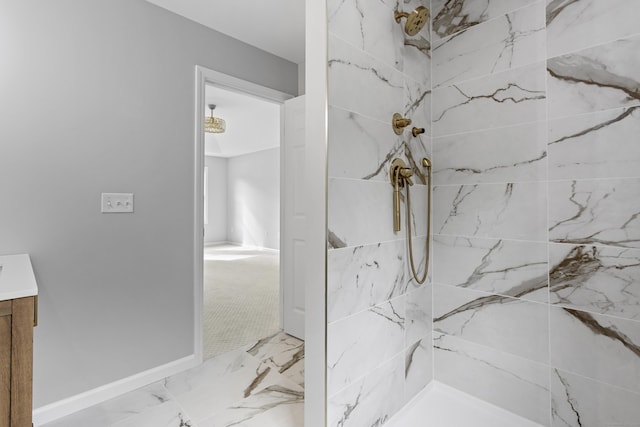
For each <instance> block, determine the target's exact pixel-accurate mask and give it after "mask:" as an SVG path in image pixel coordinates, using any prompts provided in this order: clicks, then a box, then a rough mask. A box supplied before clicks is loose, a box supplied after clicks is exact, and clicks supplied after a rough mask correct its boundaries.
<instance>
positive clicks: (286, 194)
mask: <svg viewBox="0 0 640 427" xmlns="http://www.w3.org/2000/svg"><path fill="white" fill-rule="evenodd" d="M304 102H305V101H304V96H299V97H297V98H293V99H290V100H288V101H285V103H284V127H283V138H282V174H281V176H280V179H281V180H282V182H281V189H282V196H281V197H282V215H281V218H282V220H281V221H282V223H281V224H282V225H281V230H282V243H281V251H282V254H281V256H282V263H281V269H282V270H281V272H282V281H281V283H282V288H281V289H282V327H283V329H284V331H285V332H286V333H288V334H290V335H293V336H294V337H298V338H300V339H304V301H305V300H304V288H305V274H304V269H305V251H306V247H305V237H304V234H305V225H306V216H305V209H304V198H305V195H304V188H305V187H304V185H305V183H304V181H305V179H304V170H305V167H304V165H305V136H304V121H305V114H304Z"/></svg>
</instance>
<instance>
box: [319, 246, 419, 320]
mask: <svg viewBox="0 0 640 427" xmlns="http://www.w3.org/2000/svg"><path fill="white" fill-rule="evenodd" d="M406 289H407V278H406V276H405V242H404V241H403V240H396V241H390V242H384V243H378V244H375V245H367V246H356V247H351V248H343V249H336V250H333V251H329V253H328V254H327V318H328V321H329V322H334V321H336V320H339V319H342V318H344V317H347V316H349V315H351V314H355V313H358V312H360V311H363V310H366V309H368V308H370V307H373V306H375V305H378V304H381V303H383V302H385V301H387V300H389V299H391V298H393V297H397V296H400V295H402V294H404V293H405V292H406Z"/></svg>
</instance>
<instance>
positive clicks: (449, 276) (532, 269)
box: [433, 236, 549, 302]
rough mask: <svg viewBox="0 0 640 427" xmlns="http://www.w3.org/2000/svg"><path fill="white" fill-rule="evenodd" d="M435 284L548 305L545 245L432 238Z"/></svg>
mask: <svg viewBox="0 0 640 427" xmlns="http://www.w3.org/2000/svg"><path fill="white" fill-rule="evenodd" d="M433 244H434V261H435V264H436V265H437V266H438V268H437V269H436V271H435V276H434V281H435V282H436V283H440V284H445V285H451V286H457V287H461V288H468V289H475V290H479V291H484V292H489V293H492V294H499V295H505V296H510V297H516V298H521V299H525V300H529V301H538V302H547V301H548V299H549V297H548V286H547V281H548V280H547V275H548V271H549V270H548V263H547V243H545V242H525V241H514V240H501V239H480V238H470V237H456V236H434V238H433Z"/></svg>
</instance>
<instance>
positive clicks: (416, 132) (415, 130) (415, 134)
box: [411, 127, 424, 137]
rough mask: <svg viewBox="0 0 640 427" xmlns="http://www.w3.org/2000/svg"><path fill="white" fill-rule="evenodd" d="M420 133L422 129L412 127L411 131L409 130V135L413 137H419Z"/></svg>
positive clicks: (422, 131)
mask: <svg viewBox="0 0 640 427" xmlns="http://www.w3.org/2000/svg"><path fill="white" fill-rule="evenodd" d="M421 133H424V128H416V127H414V128H413V129H411V135H413V136H414V137H416V136H418V135H420V134H421Z"/></svg>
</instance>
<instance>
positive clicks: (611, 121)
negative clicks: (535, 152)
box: [548, 106, 640, 179]
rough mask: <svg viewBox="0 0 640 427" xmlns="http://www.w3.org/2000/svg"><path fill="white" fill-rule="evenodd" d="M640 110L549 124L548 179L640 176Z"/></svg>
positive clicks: (595, 115) (567, 119)
mask: <svg viewBox="0 0 640 427" xmlns="http://www.w3.org/2000/svg"><path fill="white" fill-rule="evenodd" d="M639 134H640V106H637V107H630V108H622V109H615V110H608V111H604V112H598V113H593V114H587V115H581V116H574V117H566V118H563V119H558V120H552V121H550V122H549V137H548V140H549V149H548V151H549V178H550V179H580V178H615V177H637V176H640V145H638V144H633V143H630V141H633V140H634V138H635V137H636V136H637V135H639Z"/></svg>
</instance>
